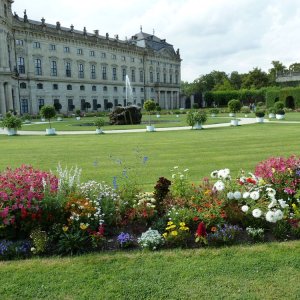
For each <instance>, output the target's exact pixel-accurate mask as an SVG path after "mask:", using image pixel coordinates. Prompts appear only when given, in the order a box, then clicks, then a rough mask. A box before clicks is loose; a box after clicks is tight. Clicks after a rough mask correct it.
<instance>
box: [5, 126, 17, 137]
mask: <svg viewBox="0 0 300 300" xmlns="http://www.w3.org/2000/svg"><path fill="white" fill-rule="evenodd" d="M6 133H7V135H9V136H12V135H17V129H14V128H6Z"/></svg>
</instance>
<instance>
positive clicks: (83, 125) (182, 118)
mask: <svg viewBox="0 0 300 300" xmlns="http://www.w3.org/2000/svg"><path fill="white" fill-rule="evenodd" d="M95 119H96V118H95V117H86V118H85V117H84V118H81V120H79V121H77V120H76V119H75V118H64V119H63V121H56V120H55V119H53V120H52V121H51V126H52V127H54V128H55V129H56V131H57V132H59V131H82V130H90V131H95V128H96V127H95V126H93V122H94V120H95ZM104 119H105V121H106V123H107V125H105V126H104V130H118V129H140V128H142V129H143V128H146V125H147V123H148V121H149V119H148V116H144V118H143V120H142V124H139V125H113V126H112V125H108V122H109V120H108V118H107V117H105V118H104ZM229 121H230V118H229V117H228V115H227V116H226V115H225V114H224V115H223V116H218V117H216V118H211V117H209V118H208V120H207V122H206V124H219V123H227V122H229ZM38 122H40V121H39V120H38ZM151 122H152V124H154V125H155V127H157V128H163V127H182V126H187V123H186V115H184V114H181V115H178V117H176V115H161V116H160V118H157V117H156V116H155V115H153V116H151ZM48 127H49V124H48V122H45V123H43V124H37V120H33V121H32V123H31V124H24V125H23V127H22V130H27V131H32V130H37V131H44V130H45V129H46V128H48Z"/></svg>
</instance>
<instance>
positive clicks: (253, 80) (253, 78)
mask: <svg viewBox="0 0 300 300" xmlns="http://www.w3.org/2000/svg"><path fill="white" fill-rule="evenodd" d="M268 85H269V77H268V74H267V73H266V72H264V71H262V70H261V69H258V68H254V69H253V70H252V71H250V72H249V73H248V74H247V75H246V76H245V79H244V81H243V84H242V87H243V88H246V89H251V88H253V89H260V88H262V87H266V86H268Z"/></svg>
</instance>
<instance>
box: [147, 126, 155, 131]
mask: <svg viewBox="0 0 300 300" xmlns="http://www.w3.org/2000/svg"><path fill="white" fill-rule="evenodd" d="M146 131H149V132H153V131H155V128H154V126H153V125H147V126H146Z"/></svg>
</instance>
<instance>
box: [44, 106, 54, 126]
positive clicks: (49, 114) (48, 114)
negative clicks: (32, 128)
mask: <svg viewBox="0 0 300 300" xmlns="http://www.w3.org/2000/svg"><path fill="white" fill-rule="evenodd" d="M41 115H42V116H43V117H44V118H45V119H47V120H48V121H49V126H50V128H51V122H50V120H51V118H54V117H55V115H56V111H55V108H54V106H51V105H46V106H43V107H42V108H41Z"/></svg>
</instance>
